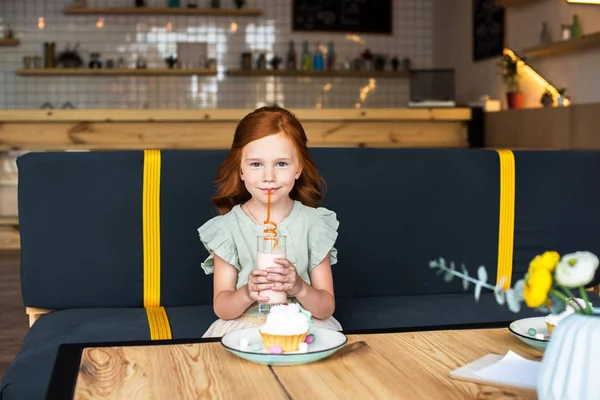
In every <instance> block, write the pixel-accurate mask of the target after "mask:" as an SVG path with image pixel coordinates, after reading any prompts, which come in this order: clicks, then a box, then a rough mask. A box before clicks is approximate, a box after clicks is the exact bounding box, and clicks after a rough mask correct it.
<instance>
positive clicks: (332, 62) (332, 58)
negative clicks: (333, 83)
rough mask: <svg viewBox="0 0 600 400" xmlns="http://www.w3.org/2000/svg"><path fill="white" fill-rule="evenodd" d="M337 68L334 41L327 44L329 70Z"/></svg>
mask: <svg viewBox="0 0 600 400" xmlns="http://www.w3.org/2000/svg"><path fill="white" fill-rule="evenodd" d="M334 69H335V49H334V47H333V42H329V43H328V44H327V70H328V71H333V70H334Z"/></svg>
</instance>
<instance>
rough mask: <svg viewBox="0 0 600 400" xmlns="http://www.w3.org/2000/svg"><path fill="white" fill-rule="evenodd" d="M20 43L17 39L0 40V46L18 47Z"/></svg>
mask: <svg viewBox="0 0 600 400" xmlns="http://www.w3.org/2000/svg"><path fill="white" fill-rule="evenodd" d="M19 43H21V41H20V40H19V39H14V38H13V39H0V46H18V45H19Z"/></svg>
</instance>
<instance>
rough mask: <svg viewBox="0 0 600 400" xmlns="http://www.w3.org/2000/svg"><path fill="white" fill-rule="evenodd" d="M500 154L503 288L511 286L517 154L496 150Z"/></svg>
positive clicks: (499, 271) (499, 255)
mask: <svg viewBox="0 0 600 400" xmlns="http://www.w3.org/2000/svg"><path fill="white" fill-rule="evenodd" d="M496 151H497V152H498V155H499V156H500V220H499V232H498V274H497V277H496V284H498V283H500V280H501V279H502V278H503V277H506V280H505V281H504V284H503V285H502V288H503V289H504V290H507V289H508V288H510V284H511V279H512V264H513V247H514V236H515V155H514V154H513V152H512V151H511V150H496Z"/></svg>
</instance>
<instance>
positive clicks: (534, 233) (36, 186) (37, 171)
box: [0, 149, 600, 400]
mask: <svg viewBox="0 0 600 400" xmlns="http://www.w3.org/2000/svg"><path fill="white" fill-rule="evenodd" d="M311 154H312V155H313V157H314V158H315V159H316V161H317V164H318V166H319V169H320V172H321V173H322V175H323V176H324V177H325V179H326V180H327V182H328V184H329V185H328V191H327V195H326V198H325V202H324V204H323V205H324V206H325V207H328V208H330V209H332V210H334V211H335V212H336V213H337V215H338V219H339V221H340V228H339V239H338V242H337V244H336V247H337V248H338V250H339V264H337V265H335V266H334V267H333V271H334V283H335V291H336V298H337V300H336V306H337V307H336V312H335V316H336V317H337V318H338V320H339V321H340V322H341V323H342V325H343V327H344V329H345V330H346V332H373V331H379V332H381V331H387V330H417V329H440V328H460V327H477V326H492V325H493V326H505V325H506V324H507V323H508V322H509V321H512V320H514V319H517V318H522V317H524V316H530V315H539V314H536V313H534V311H532V310H527V309H525V310H523V311H522V312H521V313H519V314H514V313H511V312H510V311H509V310H508V309H507V307H506V306H499V305H497V304H496V302H495V301H494V298H493V295H492V294H491V293H484V295H483V297H482V299H481V300H480V302H478V303H477V302H475V301H474V300H473V293H472V289H471V290H469V291H467V292H465V291H463V289H462V285H461V282H460V281H458V280H456V281H454V282H451V283H446V282H444V281H443V279H442V277H441V276H439V275H436V273H435V271H434V270H431V269H430V268H429V267H428V264H429V261H431V260H433V259H436V258H438V257H440V256H442V257H445V258H446V259H447V260H449V261H455V262H457V263H464V264H465V265H466V267H467V269H468V270H469V272H470V273H471V274H472V275H473V274H475V271H476V269H477V267H478V266H479V265H485V266H486V268H487V270H488V274H489V276H490V283H492V284H493V283H495V279H496V265H497V263H498V235H499V222H498V220H499V209H500V183H499V182H500V163H499V157H498V154H497V153H496V152H495V151H493V150H474V149H473V150H377V149H311ZM224 156H225V152H224V151H163V152H162V154H161V166H160V172H161V174H160V251H161V252H160V305H161V306H163V307H164V309H165V311H166V315H167V317H168V322H169V326H170V329H171V337H172V338H175V339H176V338H197V337H200V336H201V335H202V334H203V333H204V331H205V330H206V329H207V328H208V326H209V325H210V323H212V322H213V321H214V319H215V318H216V316H215V315H214V313H213V310H212V277H211V276H206V275H205V274H204V272H203V271H202V269H201V268H200V263H201V262H202V261H203V260H204V258H205V257H206V255H207V253H206V252H205V250H204V249H203V247H202V245H201V244H200V241H199V239H198V235H197V228H198V227H199V226H200V225H201V224H203V223H204V222H205V221H207V220H208V219H209V218H211V217H212V216H214V215H215V212H214V211H213V209H212V207H211V205H210V197H211V195H212V194H213V181H214V177H215V175H216V170H217V168H218V166H219V164H220V163H221V161H222V160H223V158H224ZM515 160H516V161H515V164H516V184H515V191H516V195H515V216H514V254H513V275H512V283H513V284H514V282H515V281H516V280H517V279H520V278H521V277H522V276H523V274H524V272H525V271H526V269H527V266H528V263H529V261H530V260H531V259H532V258H533V257H534V256H535V255H536V254H538V253H540V252H542V251H544V250H547V249H554V250H557V251H559V252H561V253H565V252H571V251H576V250H589V251H592V252H594V253H596V254H600V207H598V199H599V198H600V180H598V179H597V173H598V171H600V153H597V152H576V151H565V152H551V151H545V152H529V151H519V152H515ZM18 166H19V214H20V226H21V241H22V243H21V249H22V270H21V273H22V290H23V299H24V303H25V306H28V307H37V308H44V309H50V310H55V311H54V312H51V313H49V314H46V315H43V316H42V317H41V318H40V319H39V320H38V321H37V322H36V323H35V324H34V325H33V326H32V328H31V329H30V331H29V333H28V334H27V337H26V339H25V342H24V344H23V347H22V349H21V351H20V352H19V354H18V355H17V357H16V358H15V360H14V361H13V363H12V365H11V366H10V368H9V370H8V371H7V372H6V374H5V376H4V378H3V380H2V382H1V383H0V393H1V395H0V397H1V398H2V399H3V400H13V399H39V398H43V397H44V395H45V392H46V388H47V385H48V382H49V379H50V375H51V372H52V368H53V365H54V361H55V358H56V354H57V351H58V347H59V345H60V344H61V343H77V342H88V343H89V342H109V341H127V340H149V339H150V338H151V333H150V328H149V322H148V317H147V313H146V311H145V309H144V305H145V304H148V303H147V302H148V299H146V303H145V299H144V293H145V287H144V248H145V246H147V244H146V245H145V244H144V237H143V225H144V222H143V212H142V210H143V200H144V197H143V193H144V191H143V181H144V179H143V177H144V152H141V151H132V152H129V151H126V152H102V153H38V154H33V153H30V154H27V155H25V156H23V157H21V158H20V159H19V160H18ZM146 292H147V290H146ZM147 296H148V294H147ZM592 298H593V301H594V302H595V303H596V305H598V303H597V300H598V298H597V297H596V296H592Z"/></svg>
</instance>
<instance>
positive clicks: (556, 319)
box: [546, 298, 586, 326]
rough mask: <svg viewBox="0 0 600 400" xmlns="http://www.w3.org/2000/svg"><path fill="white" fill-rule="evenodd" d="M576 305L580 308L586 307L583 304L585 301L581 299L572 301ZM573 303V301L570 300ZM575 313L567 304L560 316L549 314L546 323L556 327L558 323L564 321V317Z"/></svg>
mask: <svg viewBox="0 0 600 400" xmlns="http://www.w3.org/2000/svg"><path fill="white" fill-rule="evenodd" d="M574 300H575V301H576V302H577V304H579V305H580V306H581V307H586V304H585V300H583V299H579V298H577V299H574ZM571 301H573V300H571ZM574 312H575V309H574V308H573V306H571V305H569V304H567V306H566V308H565V311H563V312H561V313H560V314H550V315H548V316H547V317H546V322H547V323H549V324H550V325H554V326H556V325H558V323H559V322H560V321H562V320H563V319H565V318H566V317H568V316H569V315H571V314H573V313H574Z"/></svg>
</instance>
